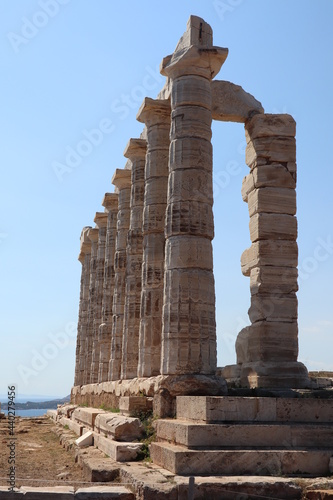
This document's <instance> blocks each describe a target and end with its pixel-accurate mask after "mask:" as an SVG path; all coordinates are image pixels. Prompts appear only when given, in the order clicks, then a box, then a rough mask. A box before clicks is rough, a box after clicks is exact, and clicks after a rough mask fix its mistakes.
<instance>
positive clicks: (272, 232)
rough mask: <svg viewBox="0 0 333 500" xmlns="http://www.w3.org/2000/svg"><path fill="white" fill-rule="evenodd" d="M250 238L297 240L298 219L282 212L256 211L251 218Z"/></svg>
mask: <svg viewBox="0 0 333 500" xmlns="http://www.w3.org/2000/svg"><path fill="white" fill-rule="evenodd" d="M250 238H251V241H252V243H254V242H255V241H258V240H294V241H295V240H296V238H297V219H296V217H292V216H291V215H285V214H281V213H276V214H275V213H267V212H266V213H256V214H255V215H253V216H252V217H251V219H250Z"/></svg>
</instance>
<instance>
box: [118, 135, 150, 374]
mask: <svg viewBox="0 0 333 500" xmlns="http://www.w3.org/2000/svg"><path fill="white" fill-rule="evenodd" d="M146 149H147V142H146V141H145V140H144V139H130V141H129V142H128V144H127V147H126V149H125V152H124V156H125V157H126V158H128V159H129V160H130V161H131V163H132V171H131V172H132V188H131V213H130V226H129V231H128V236H127V252H126V255H127V257H126V258H127V266H126V287H125V307H124V326H123V345H122V364H121V378H122V379H131V378H134V377H136V376H137V371H138V356H139V330H140V304H141V275H142V214H143V202H144V190H145V183H144V173H145V158H146Z"/></svg>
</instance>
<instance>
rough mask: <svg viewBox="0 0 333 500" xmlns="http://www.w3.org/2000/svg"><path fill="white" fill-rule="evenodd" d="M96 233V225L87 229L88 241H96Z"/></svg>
mask: <svg viewBox="0 0 333 500" xmlns="http://www.w3.org/2000/svg"><path fill="white" fill-rule="evenodd" d="M98 233H99V231H98V228H96V227H93V228H91V229H89V231H88V238H89V239H90V241H91V242H92V243H97V241H98Z"/></svg>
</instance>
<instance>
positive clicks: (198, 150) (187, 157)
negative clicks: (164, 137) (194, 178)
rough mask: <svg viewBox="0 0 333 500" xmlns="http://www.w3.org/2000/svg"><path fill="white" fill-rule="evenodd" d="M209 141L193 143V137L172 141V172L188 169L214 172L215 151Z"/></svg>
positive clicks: (203, 140) (200, 140)
mask: <svg viewBox="0 0 333 500" xmlns="http://www.w3.org/2000/svg"><path fill="white" fill-rule="evenodd" d="M212 148H213V147H212V144H211V142H210V141H209V140H207V139H199V138H197V140H196V141H193V139H192V138H191V137H183V138H181V139H179V138H177V140H172V141H171V143H170V163H169V168H170V172H172V171H174V170H177V169H181V170H184V169H186V168H190V169H192V168H194V169H199V168H201V169H203V170H207V171H208V172H212V168H213V160H212V158H213V149H212Z"/></svg>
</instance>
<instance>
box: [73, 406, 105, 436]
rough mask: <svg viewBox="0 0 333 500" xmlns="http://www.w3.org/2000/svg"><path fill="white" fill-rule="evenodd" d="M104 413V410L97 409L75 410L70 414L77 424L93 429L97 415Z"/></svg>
mask: <svg viewBox="0 0 333 500" xmlns="http://www.w3.org/2000/svg"><path fill="white" fill-rule="evenodd" d="M102 413H105V411H104V410H100V409H98V408H80V407H79V408H76V409H75V410H74V412H73V414H72V420H74V421H75V422H78V423H79V424H82V425H84V426H85V427H88V428H89V429H92V430H93V429H94V426H95V420H96V417H97V415H99V414H102Z"/></svg>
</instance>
